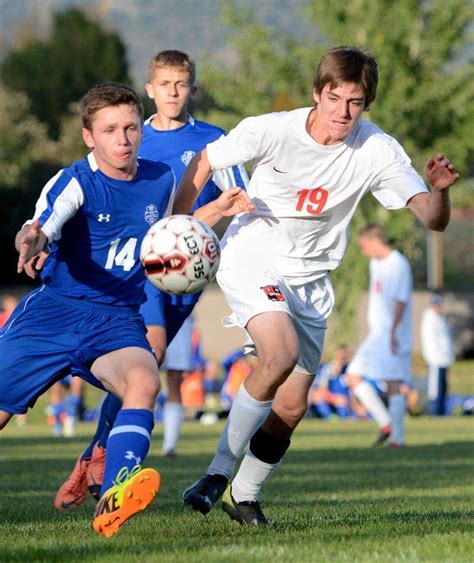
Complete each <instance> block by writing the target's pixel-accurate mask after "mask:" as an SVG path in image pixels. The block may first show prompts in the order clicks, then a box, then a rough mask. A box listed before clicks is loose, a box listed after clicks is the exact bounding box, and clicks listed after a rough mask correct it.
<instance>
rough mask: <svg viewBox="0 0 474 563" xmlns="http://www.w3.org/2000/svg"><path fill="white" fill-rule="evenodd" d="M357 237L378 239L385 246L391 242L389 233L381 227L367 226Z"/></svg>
mask: <svg viewBox="0 0 474 563" xmlns="http://www.w3.org/2000/svg"><path fill="white" fill-rule="evenodd" d="M357 236H358V238H377V239H379V240H381V241H382V242H383V243H384V244H388V243H389V242H390V241H389V238H388V236H387V233H386V232H385V230H384V228H383V227H381V226H380V225H373V224H369V225H366V226H365V227H362V229H360V231H359V232H358V234H357Z"/></svg>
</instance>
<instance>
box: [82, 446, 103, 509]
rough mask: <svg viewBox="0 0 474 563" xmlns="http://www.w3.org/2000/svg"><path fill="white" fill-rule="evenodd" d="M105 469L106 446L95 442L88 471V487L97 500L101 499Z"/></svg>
mask: <svg viewBox="0 0 474 563" xmlns="http://www.w3.org/2000/svg"><path fill="white" fill-rule="evenodd" d="M104 469H105V448H102V447H101V446H99V444H95V446H94V449H93V450H92V456H91V459H90V462H89V465H88V466H87V472H86V478H87V487H88V489H89V492H90V494H91V495H92V496H93V497H94V498H95V500H99V499H100V489H101V488H102V483H103V482H104Z"/></svg>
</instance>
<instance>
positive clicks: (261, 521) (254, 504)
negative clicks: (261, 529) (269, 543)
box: [222, 485, 270, 526]
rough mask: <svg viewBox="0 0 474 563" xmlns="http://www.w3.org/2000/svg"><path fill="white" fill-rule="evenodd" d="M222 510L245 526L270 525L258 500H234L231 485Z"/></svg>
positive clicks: (223, 498)
mask: <svg viewBox="0 0 474 563" xmlns="http://www.w3.org/2000/svg"><path fill="white" fill-rule="evenodd" d="M222 510H223V511H224V512H226V513H227V514H228V515H229V516H230V517H231V519H232V520H235V521H236V522H238V523H239V524H242V525H244V526H269V525H270V522H269V521H268V520H267V519H266V517H265V514H264V513H263V512H262V508H261V506H260V503H259V502H258V501H245V502H236V501H235V500H234V498H233V496H232V487H231V485H229V486H228V487H227V489H226V490H225V493H224V496H223V497H222Z"/></svg>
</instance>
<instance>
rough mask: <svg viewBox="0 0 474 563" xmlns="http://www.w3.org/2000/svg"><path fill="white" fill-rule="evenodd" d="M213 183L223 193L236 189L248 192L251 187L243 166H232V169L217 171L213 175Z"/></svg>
mask: <svg viewBox="0 0 474 563" xmlns="http://www.w3.org/2000/svg"><path fill="white" fill-rule="evenodd" d="M212 181H213V182H214V184H215V185H216V186H217V187H218V188H219V189H220V190H221V192H224V191H225V190H228V189H229V188H235V187H239V188H242V189H244V190H246V189H247V187H248V185H249V177H248V174H247V171H246V170H245V168H244V167H243V166H242V164H239V165H238V166H232V168H224V169H222V170H215V171H214V173H213V174H212Z"/></svg>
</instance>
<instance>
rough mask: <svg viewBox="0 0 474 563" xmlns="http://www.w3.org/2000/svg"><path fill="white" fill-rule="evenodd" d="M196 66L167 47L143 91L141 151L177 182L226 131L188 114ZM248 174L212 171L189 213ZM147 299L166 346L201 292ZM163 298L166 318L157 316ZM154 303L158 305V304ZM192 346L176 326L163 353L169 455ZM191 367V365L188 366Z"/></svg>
mask: <svg viewBox="0 0 474 563" xmlns="http://www.w3.org/2000/svg"><path fill="white" fill-rule="evenodd" d="M195 82H196V69H195V64H194V61H193V60H192V59H191V58H190V57H189V56H188V55H187V54H186V53H183V52H181V51H176V50H169V51H162V52H160V53H158V54H157V55H156V56H155V57H153V59H152V60H151V61H150V65H149V82H148V83H147V84H146V86H145V88H146V92H147V94H148V96H149V97H150V98H151V99H152V100H153V101H154V104H155V107H156V113H155V114H154V115H152V116H151V117H150V118H149V119H147V120H146V122H145V126H144V129H143V140H142V144H141V145H140V149H139V155H140V156H141V157H143V158H147V159H150V160H159V161H161V162H166V164H169V165H170V166H171V168H172V169H173V170H174V172H175V174H176V178H177V181H178V182H179V181H180V180H181V177H182V176H183V174H184V172H185V170H186V167H187V165H188V164H189V162H190V160H191V159H192V158H193V156H194V155H195V154H196V153H198V152H199V151H200V150H202V149H203V148H204V147H205V146H206V145H207V144H208V143H210V142H212V141H214V140H216V139H218V138H219V137H221V136H222V135H223V134H224V133H225V132H224V131H223V130H222V129H220V128H219V127H216V126H214V125H210V124H208V123H204V122H203V121H198V120H197V119H194V118H193V117H192V116H191V115H189V114H188V104H189V102H190V100H191V97H192V96H193V95H194V94H195V93H196V90H197V88H196V85H195ZM247 183H248V177H247V173H246V172H245V169H244V168H243V167H242V166H235V167H233V168H229V169H225V170H222V171H219V172H217V173H216V174H214V175H213V176H212V177H211V178H210V179H209V181H208V182H207V183H206V185H205V187H204V188H203V191H202V192H201V193H200V195H199V197H198V199H197V200H196V202H195V204H194V206H193V208H192V211H195V210H196V209H198V208H199V207H202V206H203V205H205V204H207V203H209V202H211V201H214V200H215V199H217V198H218V197H219V195H220V194H221V193H222V191H225V190H227V189H228V188H231V187H233V186H240V187H241V188H244V189H245V188H246V186H247ZM146 293H147V297H148V300H147V302H146V303H144V305H143V307H142V309H141V313H142V315H143V316H144V318H145V323H146V324H147V326H148V331H149V333H148V334H149V339H150V342H152V343H153V348H154V349H155V350H156V348H157V347H158V346H159V345H160V344H161V346H160V347H161V349H164V345H166V334H165V332H164V328H165V327H166V328H168V342H170V341H171V338H172V335H173V334H175V333H176V332H175V328H176V325H178V326H179V327H180V326H181V325H182V324H183V322H184V320H185V319H186V317H188V316H189V314H190V313H191V311H192V309H193V308H194V306H195V305H196V303H197V301H198V300H199V297H200V295H201V294H200V293H197V294H192V295H169V294H166V293H163V292H161V291H160V290H159V289H157V288H155V287H154V286H152V285H151V284H147V287H146ZM161 301H163V302H164V307H163V308H164V318H161V319H160V318H159V317H157V312H159V311H160V310H161V307H160V305H159V302H161ZM157 302H158V303H157ZM190 349H191V331H190V330H185V329H183V330H180V331H179V332H178V333H177V335H176V338H174V340H173V347H172V349H171V350H170V353H167V356H166V367H167V369H168V371H167V375H168V397H167V401H166V403H165V405H164V412H163V423H164V441H163V442H164V443H163V449H164V450H163V453H164V454H165V455H166V454H169V453H171V454H172V453H173V452H174V450H175V449H176V444H177V440H178V438H179V428H180V425H181V420H182V405H181V393H180V385H181V381H182V376H183V371H186V370H185V369H184V370H183V367H185V366H184V364H183V362H182V361H177V358H176V352H178V356H181V357H185V356H189V354H186V352H187V351H189V350H190ZM187 369H188V370H189V369H191V365H189V366H188V367H187Z"/></svg>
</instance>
